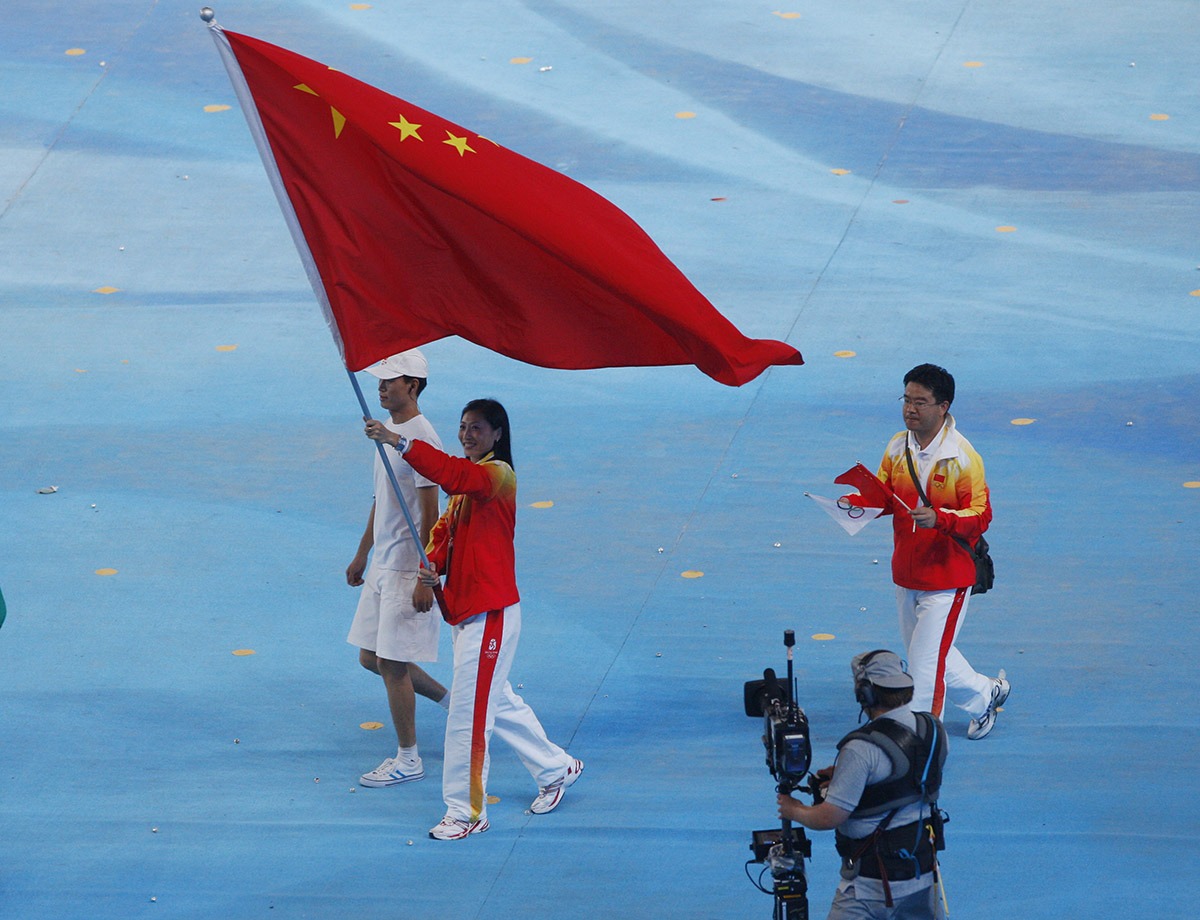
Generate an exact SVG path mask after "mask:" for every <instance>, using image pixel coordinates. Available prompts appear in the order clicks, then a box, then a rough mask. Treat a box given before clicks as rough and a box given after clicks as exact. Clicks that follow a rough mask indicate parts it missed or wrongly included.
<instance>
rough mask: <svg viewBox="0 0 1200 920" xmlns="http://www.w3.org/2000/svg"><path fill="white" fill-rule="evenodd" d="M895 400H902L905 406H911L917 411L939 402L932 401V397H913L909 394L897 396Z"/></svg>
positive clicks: (936, 404) (937, 404)
mask: <svg viewBox="0 0 1200 920" xmlns="http://www.w3.org/2000/svg"><path fill="white" fill-rule="evenodd" d="M896 401H897V402H902V403H904V405H906V406H911V407H912V408H914V409H917V410H918V411H919V410H921V409H928V408H929V407H930V406H939V405H941V403H937V402H934V401H933V400H932V399H913V398H912V397H911V396H897V397H896Z"/></svg>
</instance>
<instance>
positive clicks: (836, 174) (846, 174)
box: [829, 169, 850, 176]
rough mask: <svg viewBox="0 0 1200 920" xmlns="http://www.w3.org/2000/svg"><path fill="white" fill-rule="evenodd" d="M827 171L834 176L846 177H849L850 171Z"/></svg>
mask: <svg viewBox="0 0 1200 920" xmlns="http://www.w3.org/2000/svg"><path fill="white" fill-rule="evenodd" d="M829 171H830V172H831V173H833V174H834V175H835V176H848V175H850V170H848V169H831V170H829Z"/></svg>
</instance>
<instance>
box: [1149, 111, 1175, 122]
mask: <svg viewBox="0 0 1200 920" xmlns="http://www.w3.org/2000/svg"><path fill="white" fill-rule="evenodd" d="M1150 120H1151V121H1170V120H1171V116H1170V115H1164V114H1162V113H1161V112H1156V113H1155V114H1153V115H1151V116H1150Z"/></svg>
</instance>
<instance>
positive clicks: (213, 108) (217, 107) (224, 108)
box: [204, 104, 229, 112]
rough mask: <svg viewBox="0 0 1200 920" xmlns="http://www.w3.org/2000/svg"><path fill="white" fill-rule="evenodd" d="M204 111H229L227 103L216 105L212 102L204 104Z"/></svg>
mask: <svg viewBox="0 0 1200 920" xmlns="http://www.w3.org/2000/svg"><path fill="white" fill-rule="evenodd" d="M204 111H206V112H228V111H229V106H227V105H218V104H214V105H206V106H205V107H204Z"/></svg>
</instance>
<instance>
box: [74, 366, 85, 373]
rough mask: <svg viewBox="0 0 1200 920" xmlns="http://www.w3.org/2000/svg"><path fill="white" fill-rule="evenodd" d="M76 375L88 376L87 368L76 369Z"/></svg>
mask: <svg viewBox="0 0 1200 920" xmlns="http://www.w3.org/2000/svg"><path fill="white" fill-rule="evenodd" d="M75 373H77V374H86V373H87V368H86V367H77V368H75Z"/></svg>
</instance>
